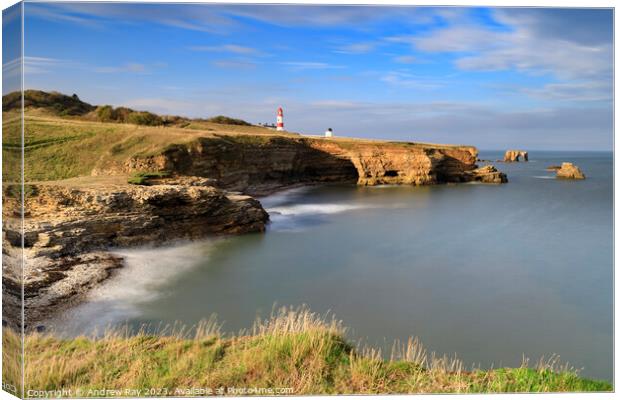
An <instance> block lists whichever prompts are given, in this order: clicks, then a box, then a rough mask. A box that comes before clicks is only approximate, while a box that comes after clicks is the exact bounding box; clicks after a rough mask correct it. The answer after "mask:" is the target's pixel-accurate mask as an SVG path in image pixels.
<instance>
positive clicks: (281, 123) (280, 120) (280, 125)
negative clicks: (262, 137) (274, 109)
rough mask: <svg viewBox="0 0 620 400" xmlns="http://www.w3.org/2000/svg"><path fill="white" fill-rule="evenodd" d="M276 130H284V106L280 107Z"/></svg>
mask: <svg viewBox="0 0 620 400" xmlns="http://www.w3.org/2000/svg"><path fill="white" fill-rule="evenodd" d="M276 122H277V123H276V126H277V127H276V130H277V131H283V130H284V113H283V112H282V107H279V108H278V118H277V120H276Z"/></svg>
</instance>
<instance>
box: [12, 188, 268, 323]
mask: <svg viewBox="0 0 620 400" xmlns="http://www.w3.org/2000/svg"><path fill="white" fill-rule="evenodd" d="M208 183H209V182H208V181H207V180H204V179H202V180H201V179H192V180H191V181H188V180H184V181H182V182H178V184H175V182H174V181H170V182H168V183H167V184H165V185H155V186H129V185H118V186H114V185H113V186H105V185H103V186H102V185H95V186H91V187H72V186H63V185H53V184H40V185H28V196H26V202H25V210H26V216H25V220H24V232H25V234H24V247H25V250H24V256H25V263H24V293H25V308H26V310H25V314H26V315H25V317H26V324H27V325H32V324H33V323H36V321H39V320H41V319H42V318H43V317H44V316H45V315H46V314H49V313H50V312H51V311H52V308H53V307H55V306H59V305H61V304H62V303H63V302H65V301H68V300H70V299H71V298H73V297H75V296H76V295H78V294H80V293H85V292H86V291H87V290H88V289H90V288H91V287H92V286H94V285H95V284H96V283H98V282H100V281H102V280H104V279H106V278H107V277H108V276H109V275H110V273H111V272H112V271H113V270H114V269H115V268H118V267H120V266H121V261H122V260H120V259H119V258H118V257H115V256H113V255H111V254H110V253H108V252H107V251H106V250H107V249H109V248H110V247H126V246H135V245H141V244H157V243H163V242H166V241H170V240H173V239H192V238H200V237H204V236H207V235H210V234H223V233H226V234H231V233H232V234H236V233H247V232H262V231H264V230H265V224H266V223H267V221H268V218H269V217H268V215H267V213H266V212H265V210H263V208H262V206H261V205H260V203H259V202H258V201H257V200H255V199H253V198H251V197H249V196H245V195H239V194H232V193H227V192H224V191H222V190H220V189H217V188H214V187H211V186H206V184H208ZM4 199H5V204H8V205H10V203H11V202H12V201H15V200H14V199H12V198H9V197H5V198H4ZM10 208H11V207H7V209H10ZM3 239H4V249H5V258H7V259H10V258H11V257H13V258H15V257H16V256H17V252H18V251H19V250H20V244H21V240H22V239H21V235H20V230H19V225H16V226H15V227H13V228H10V227H8V228H5V231H4V238H3ZM17 264H18V263H12V264H11V265H13V268H11V267H10V266H9V268H8V269H5V271H4V273H3V284H4V287H5V289H6V290H8V292H10V293H12V294H13V296H14V297H16V298H17V299H18V298H19V292H20V290H21V287H20V283H19V282H20V273H21V270H20V269H19V268H17V267H18V265H17ZM18 306H19V302H7V303H6V304H4V307H3V311H4V319H5V321H8V322H10V321H12V320H13V321H16V320H17V316H18V312H19V307H18Z"/></svg>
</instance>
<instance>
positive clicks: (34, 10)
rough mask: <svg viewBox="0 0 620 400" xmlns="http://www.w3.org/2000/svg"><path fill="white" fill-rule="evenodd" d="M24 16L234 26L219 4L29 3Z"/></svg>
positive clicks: (89, 23) (96, 24) (92, 22)
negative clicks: (221, 10)
mask: <svg viewBox="0 0 620 400" xmlns="http://www.w3.org/2000/svg"><path fill="white" fill-rule="evenodd" d="M27 7H28V15H29V16H31V17H35V18H42V19H46V20H48V21H54V22H62V23H73V24H77V25H80V26H83V27H90V28H99V29H101V28H106V29H108V28H109V27H110V26H113V25H116V24H129V25H135V24H145V23H149V24H158V25H163V26H169V27H174V28H181V29H186V30H192V31H200V32H209V33H227V32H230V31H231V30H232V29H235V28H238V27H239V24H238V23H237V22H236V21H235V20H234V19H232V18H230V17H227V16H224V15H221V13H220V12H219V10H220V7H219V6H217V5H209V4H185V5H183V6H182V7H180V6H179V5H175V4H148V3H143V4H139V3H134V4H130V3H113V4H111V3H94V2H86V3H79V2H66V3H60V2H58V3H29V4H28V5H27Z"/></svg>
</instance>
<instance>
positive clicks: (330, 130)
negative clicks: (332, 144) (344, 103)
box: [325, 128, 334, 137]
mask: <svg viewBox="0 0 620 400" xmlns="http://www.w3.org/2000/svg"><path fill="white" fill-rule="evenodd" d="M333 135H334V131H333V130H332V128H327V130H326V131H325V137H332V136H333Z"/></svg>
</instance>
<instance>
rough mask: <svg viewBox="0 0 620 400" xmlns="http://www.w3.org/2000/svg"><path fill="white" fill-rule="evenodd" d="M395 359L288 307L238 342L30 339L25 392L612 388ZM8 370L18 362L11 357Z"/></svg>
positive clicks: (544, 368) (203, 331)
mask: <svg viewBox="0 0 620 400" xmlns="http://www.w3.org/2000/svg"><path fill="white" fill-rule="evenodd" d="M4 338H5V339H4V340H5V345H9V346H10V341H11V340H16V339H17V337H16V336H15V335H14V334H12V333H11V332H9V331H8V330H5V333H4ZM392 353H393V354H392V356H391V357H390V359H389V360H386V359H384V358H383V357H381V355H380V352H379V351H377V350H374V349H371V348H365V349H361V350H360V349H355V348H354V346H352V345H351V344H350V343H349V342H348V341H347V340H346V339H345V336H344V328H343V327H342V325H341V323H340V322H339V321H336V320H333V319H331V320H327V319H326V318H322V317H320V316H317V315H316V314H313V313H311V312H310V311H308V310H307V309H298V310H290V309H285V308H283V309H281V310H279V311H278V312H277V313H275V314H274V315H273V316H272V317H271V318H269V319H267V320H264V321H259V322H257V323H256V324H255V325H254V328H253V330H252V331H251V332H248V333H247V334H240V335H238V336H234V337H224V336H222V335H221V334H220V332H219V328H218V325H217V324H216V323H215V322H214V321H213V320H210V321H208V322H206V323H204V324H201V325H200V326H199V328H198V329H197V333H196V334H195V335H193V336H192V337H188V335H187V334H186V333H183V331H182V330H178V331H177V332H176V333H175V332H170V331H168V332H162V335H157V336H153V335H148V334H138V335H133V336H127V335H122V334H120V333H109V334H107V335H105V336H104V337H102V338H99V339H93V338H86V337H81V338H76V339H71V340H63V339H58V338H54V337H52V336H46V335H39V334H31V335H29V336H27V337H26V340H25V355H26V358H25V362H26V367H25V371H26V375H25V376H26V390H43V391H51V390H59V389H70V390H71V393H73V394H74V395H75V394H76V393H80V394H81V395H82V396H87V397H88V396H91V395H93V394H95V393H96V392H91V393H90V394H89V391H95V390H100V389H101V388H107V389H111V390H114V393H112V394H114V395H116V396H146V395H153V393H145V392H125V391H124V390H126V389H136V390H138V389H144V388H162V389H159V390H160V392H159V395H168V396H174V395H176V396H182V395H192V394H193V395H197V394H200V393H196V392H191V393H190V392H188V390H190V389H192V388H194V389H197V388H202V389H205V388H206V389H208V390H213V393H216V390H217V389H218V388H236V390H242V391H243V390H247V389H250V388H257V389H259V390H273V391H276V392H273V393H270V392H262V394H295V395H301V394H334V393H471V392H484V393H486V392H564V391H611V390H612V386H611V385H610V384H609V383H607V382H602V381H593V380H588V379H583V378H580V377H578V376H577V374H576V373H575V372H574V371H572V370H570V369H567V368H565V369H560V370H557V369H556V370H555V372H554V370H553V368H552V366H551V365H550V364H539V365H537V366H535V367H533V368H529V367H527V365H525V364H524V365H522V366H521V367H519V368H502V369H494V370H487V371H484V370H474V371H466V370H464V369H463V368H462V364H461V363H460V362H459V361H458V360H456V359H449V358H446V357H441V358H438V357H435V356H434V355H428V354H427V352H426V351H425V350H424V349H423V348H422V346H420V345H419V343H417V341H410V342H409V343H407V344H404V345H396V346H394V350H393V352H392ZM5 365H6V366H7V367H10V366H11V365H14V363H13V364H11V360H6V359H5ZM11 372H14V371H12V370H11V369H10V368H5V371H4V374H5V375H4V377H5V382H13V381H15V379H14V378H15V377H14V376H12V375H11ZM16 376H17V375H16ZM116 390H121V392H116ZM226 390H229V389H226ZM225 393H227V394H244V393H242V392H236V393H235V392H228V391H227V392H225ZM202 394H203V395H204V394H205V393H202ZM207 394H208V393H207ZM245 394H247V393H245ZM259 394H260V393H259ZM97 395H98V394H97Z"/></svg>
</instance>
